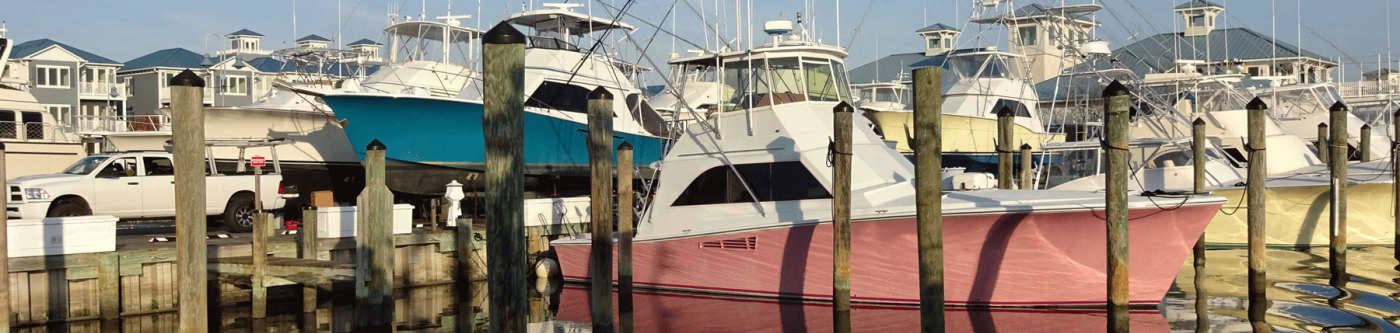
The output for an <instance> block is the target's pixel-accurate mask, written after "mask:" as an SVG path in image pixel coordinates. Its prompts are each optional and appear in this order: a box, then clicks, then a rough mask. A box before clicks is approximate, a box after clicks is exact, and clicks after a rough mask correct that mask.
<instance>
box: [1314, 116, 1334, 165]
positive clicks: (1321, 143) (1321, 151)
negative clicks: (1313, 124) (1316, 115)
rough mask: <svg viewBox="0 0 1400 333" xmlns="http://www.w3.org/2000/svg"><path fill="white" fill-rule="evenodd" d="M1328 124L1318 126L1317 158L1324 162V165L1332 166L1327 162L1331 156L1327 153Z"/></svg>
mask: <svg viewBox="0 0 1400 333" xmlns="http://www.w3.org/2000/svg"><path fill="white" fill-rule="evenodd" d="M1327 142H1328V141H1327V123H1318V124H1317V158H1318V159H1320V160H1322V164H1328V165H1331V163H1329V162H1327V160H1328V158H1329V157H1331V154H1328V153H1327Z"/></svg>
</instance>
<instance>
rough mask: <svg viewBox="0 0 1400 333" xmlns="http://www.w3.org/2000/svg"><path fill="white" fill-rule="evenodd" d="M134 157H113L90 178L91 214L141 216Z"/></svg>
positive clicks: (138, 180)
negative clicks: (91, 190)
mask: <svg viewBox="0 0 1400 333" xmlns="http://www.w3.org/2000/svg"><path fill="white" fill-rule="evenodd" d="M137 169H138V167H137V164H136V158H135V157H119V158H113V159H112V160H111V161H108V162H107V165H106V166H104V167H102V169H101V170H99V171H97V175H96V176H97V177H95V178H94V179H93V181H92V189H93V200H92V201H93V202H92V213H93V215H114V216H117V217H138V216H141V214H140V213H141V209H142V207H141V201H142V200H141V183H142V177H141V176H140V175H138V174H137V171H138V170H137Z"/></svg>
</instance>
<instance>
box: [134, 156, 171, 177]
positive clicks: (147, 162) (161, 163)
mask: <svg viewBox="0 0 1400 333" xmlns="http://www.w3.org/2000/svg"><path fill="white" fill-rule="evenodd" d="M141 161H142V162H144V163H143V166H145V167H146V175H147V176H173V175H175V165H174V164H171V163H170V159H168V158H164V157H142V158H141Z"/></svg>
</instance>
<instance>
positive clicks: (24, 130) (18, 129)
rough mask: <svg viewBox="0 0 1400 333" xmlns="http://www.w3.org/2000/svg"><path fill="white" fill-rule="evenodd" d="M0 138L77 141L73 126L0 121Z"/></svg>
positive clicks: (22, 140) (28, 140)
mask: <svg viewBox="0 0 1400 333" xmlns="http://www.w3.org/2000/svg"><path fill="white" fill-rule="evenodd" d="M0 140H5V141H13V140H18V141H21V142H78V140H79V139H78V136H77V135H76V134H75V133H73V128H72V127H69V126H65V125H58V124H45V123H21V122H17V121H0Z"/></svg>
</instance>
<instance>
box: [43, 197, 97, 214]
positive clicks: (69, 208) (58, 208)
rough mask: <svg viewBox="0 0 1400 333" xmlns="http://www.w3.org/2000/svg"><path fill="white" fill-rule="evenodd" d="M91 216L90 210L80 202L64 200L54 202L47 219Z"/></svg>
mask: <svg viewBox="0 0 1400 333" xmlns="http://www.w3.org/2000/svg"><path fill="white" fill-rule="evenodd" d="M88 215H92V210H90V209H88V206H87V205H85V204H83V203H82V202H78V201H76V200H72V199H64V200H62V201H59V202H55V203H54V206H53V208H50V209H49V217H71V216H88Z"/></svg>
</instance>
